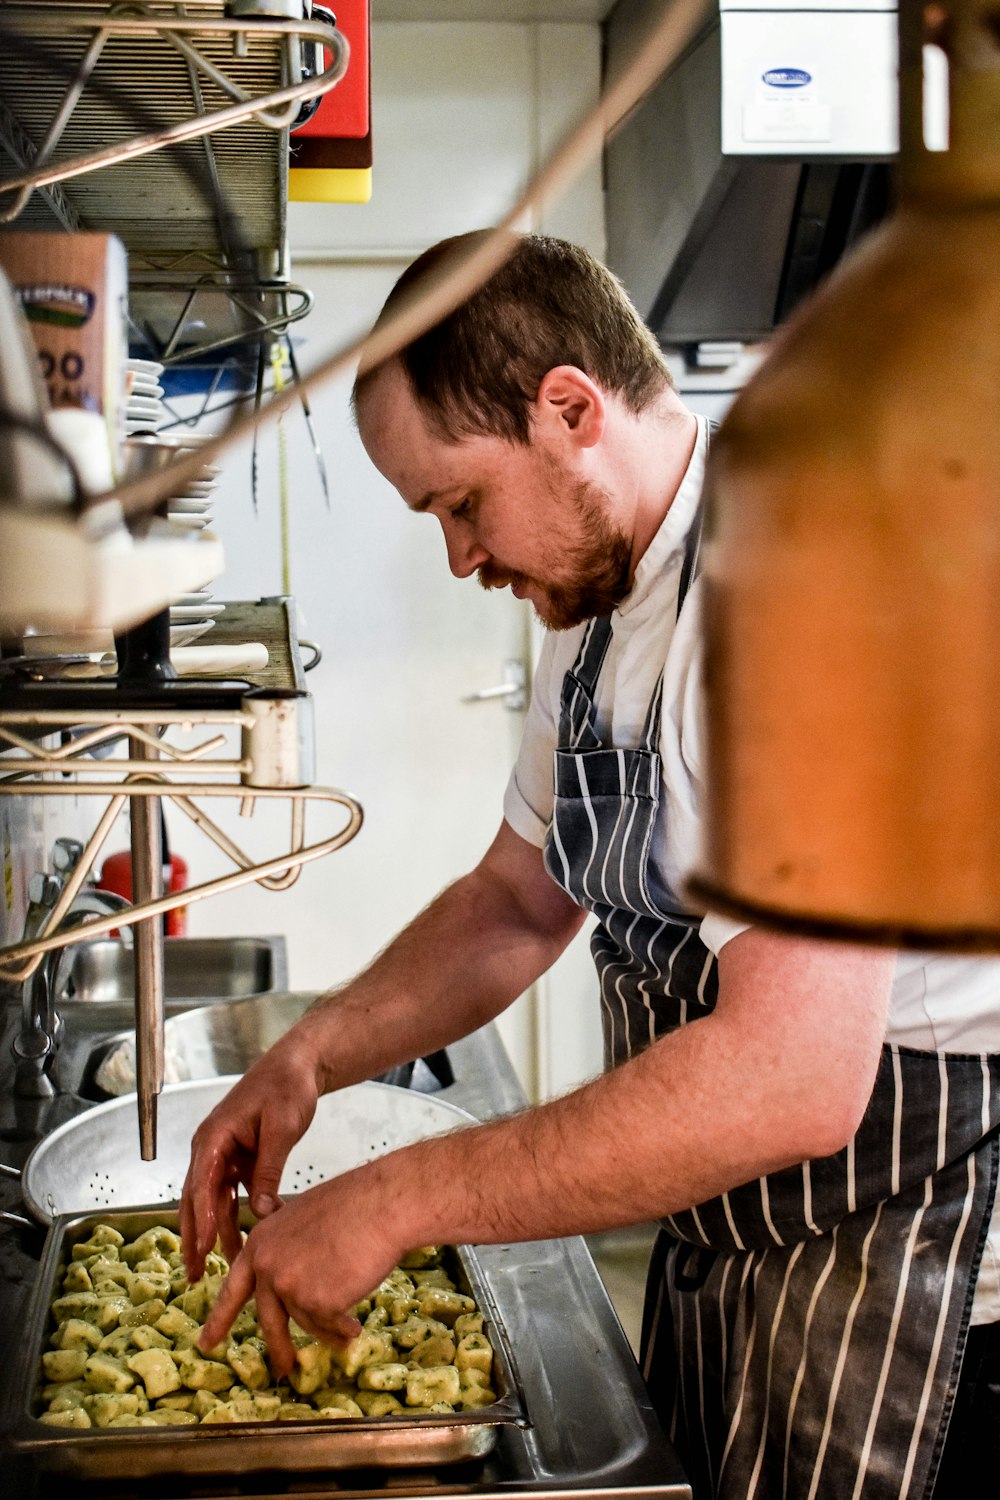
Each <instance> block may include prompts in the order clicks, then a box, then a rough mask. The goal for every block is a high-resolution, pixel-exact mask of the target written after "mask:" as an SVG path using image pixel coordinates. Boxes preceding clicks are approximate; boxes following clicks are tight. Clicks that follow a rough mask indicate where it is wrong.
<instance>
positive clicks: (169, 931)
mask: <svg viewBox="0 0 1000 1500" xmlns="http://www.w3.org/2000/svg"><path fill="white" fill-rule="evenodd" d="M187 877H188V867H187V860H185V859H182V858H181V856H180V855H179V854H171V855H170V856H169V860H168V859H166V858H165V859H164V861H163V892H164V895H166V894H167V892H171V893H173V892H174V891H183V890H186V889H187ZM97 885H98V889H99V890H102V891H114V892H115V893H116V894H117V895H119V896H124V897H125V899H126V901H131V900H132V855H131V852H130V851H129V850H128V849H120V850H118V852H117V853H115V854H109V855H108V857H107V859H106V860H105V861H104V864H103V865H102V866H101V878H100V879H99V880H98V882H97ZM165 931H166V935H167V937H185V936H186V935H187V907H186V906H176V907H175V908H174V910H173V911H168V912H167V914H166V919H165Z"/></svg>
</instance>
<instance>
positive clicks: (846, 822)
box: [691, 0, 1000, 949]
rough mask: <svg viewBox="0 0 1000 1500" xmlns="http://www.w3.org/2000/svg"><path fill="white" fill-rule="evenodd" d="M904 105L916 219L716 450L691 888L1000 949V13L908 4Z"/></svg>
mask: <svg viewBox="0 0 1000 1500" xmlns="http://www.w3.org/2000/svg"><path fill="white" fill-rule="evenodd" d="M928 48H931V49H932V50H931V52H930V60H931V61H935V60H936V61H937V62H938V63H939V64H943V65H945V66H946V68H947V74H948V94H947V104H948V118H947V119H945V118H944V117H943V115H942V113H941V112H940V111H939V112H938V117H937V118H935V114H934V111H933V110H932V109H931V108H930V107H929V106H930V102H931V101H929V100H925V97H924V88H925V84H924V60H925V58H926V57H927V56H928V53H927V49H928ZM900 92H901V117H902V119H901V123H902V129H901V155H900V162H899V171H898V201H899V206H898V209H897V211H896V212H895V214H894V215H893V216H892V218H891V219H890V220H889V221H887V222H886V223H885V224H884V225H883V226H882V227H881V228H880V229H879V230H878V231H876V232H875V233H874V234H873V235H871V236H870V237H869V238H868V239H867V240H866V241H865V242H864V243H863V244H862V246H861V247H860V248H859V250H858V251H857V252H856V253H855V254H854V255H853V257H852V258H851V259H850V260H849V261H848V262H847V263H845V264H844V266H843V267H842V268H840V269H839V270H838V272H837V273H835V274H834V276H833V277H831V278H830V280H829V281H828V283H827V284H826V286H825V287H824V288H823V289H821V290H820V291H819V293H817V294H816V295H815V297H814V298H813V299H812V300H811V301H810V302H809V304H808V305H807V306H806V307H805V308H804V309H802V311H801V312H800V314H798V315H797V316H795V317H794V318H793V319H792V320H791V321H790V322H789V324H788V325H787V326H786V328H785V329H784V330H783V332H782V334H781V336H780V337H779V338H778V340H777V341H776V342H775V345H774V348H773V351H772V352H771V353H770V354H769V356H768V358H767V360H766V361H765V363H764V364H763V366H762V367H761V369H760V370H759V371H758V373H757V375H756V376H755V377H754V379H753V380H752V381H751V382H750V384H749V385H748V386H747V387H746V388H745V390H744V391H743V392H742V394H741V395H740V397H739V398H738V400H737V401H736V402H735V403H734V405H733V407H732V408H731V410H730V413H729V415H728V416H727V418H726V420H725V422H724V424H723V426H722V428H721V430H720V431H719V433H718V435H717V437H716V439H715V440H714V441H713V445H712V458H711V464H710V472H709V477H708V495H709V502H708V531H707V540H706V547H705V552H704V565H703V572H704V579H705V589H706V614H705V629H706V658H707V663H706V671H707V695H708V701H707V733H708V740H709V772H708V819H707V833H706V842H705V848H704V852H703V862H702V866H701V869H700V870H699V872H698V873H697V875H696V877H695V878H694V879H693V880H692V882H691V889H692V892H693V894H696V895H697V896H698V897H699V898H700V899H701V900H703V901H705V902H707V903H709V904H711V905H712V906H714V907H715V908H716V909H722V910H726V911H730V912H733V913H736V914H739V915H742V916H744V917H747V918H749V919H751V920H754V921H761V922H765V923H770V924H772V925H777V926H780V927H785V928H790V929H793V930H799V931H806V932H814V933H819V934H826V935H829V936H831V937H846V938H856V939H859V940H866V941H868V940H873V939H874V940H884V941H888V942H892V943H895V944H903V945H911V946H919V947H952V948H983V949H1000V13H998V12H997V11H996V10H995V8H994V7H993V6H992V5H991V4H990V3H988V0H951V3H948V4H934V5H930V6H923V5H918V4H914V3H913V0H903V3H902V11H901V91H900ZM944 132H946V136H945V137H944V138H942V136H943V133H944ZM942 147H943V148H944V149H941V148H942Z"/></svg>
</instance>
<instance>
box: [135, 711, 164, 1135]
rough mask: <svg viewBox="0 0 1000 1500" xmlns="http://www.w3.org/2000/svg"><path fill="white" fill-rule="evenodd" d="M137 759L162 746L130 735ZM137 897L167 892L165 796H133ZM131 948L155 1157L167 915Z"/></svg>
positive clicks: (139, 1058) (138, 928) (139, 1056)
mask: <svg viewBox="0 0 1000 1500" xmlns="http://www.w3.org/2000/svg"><path fill="white" fill-rule="evenodd" d="M129 755H130V757H131V758H133V759H135V760H148V761H155V760H156V759H157V758H158V754H157V751H156V750H155V749H154V748H153V747H152V746H150V745H147V744H145V743H144V742H143V741H142V740H138V739H132V738H130V740H129ZM131 823H132V899H133V900H134V901H135V903H136V904H137V905H139V904H140V903H141V902H144V901H158V900H159V898H160V897H161V896H162V895H163V840H162V837H161V832H160V799H159V798H158V797H137V798H135V799H134V801H133V802H132V817H131ZM134 932H135V937H134V947H133V952H132V958H133V963H134V966H135V1056H136V1080H137V1081H136V1087H137V1090H138V1104H139V1154H140V1156H141V1157H142V1159H143V1161H153V1160H155V1158H156V1101H157V1097H158V1095H159V1093H160V1091H161V1089H162V1088H163V918H162V916H159V915H157V916H153V917H147V918H146V920H145V921H143V922H136V924H135V928H134Z"/></svg>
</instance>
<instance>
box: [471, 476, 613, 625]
mask: <svg viewBox="0 0 1000 1500" xmlns="http://www.w3.org/2000/svg"><path fill="white" fill-rule="evenodd" d="M552 488H553V491H554V489H555V486H554V485H553V487H552ZM561 488H562V489H563V495H564V497H565V481H563V486H562V487H561ZM570 494H571V498H572V501H573V503H574V507H573V525H572V528H571V529H570V528H562V529H561V530H565V532H566V533H567V534H565V535H561V534H560V533H559V532H558V531H557V532H554V534H553V537H552V541H551V546H552V549H553V556H554V561H553V566H552V571H551V574H550V576H549V577H547V578H536V577H532V576H530V575H529V574H527V573H517V572H511V571H510V570H509V569H507V568H504V567H503V566H502V565H501V564H499V563H496V562H494V561H493V560H492V559H491V560H490V561H489V562H485V563H483V565H482V567H481V568H480V569H479V571H478V577H479V582H480V584H481V585H482V587H483V588H484V589H502V588H507V587H510V586H515V587H517V586H520V587H521V588H529V587H535V588H536V589H539V590H540V591H541V592H542V594H543V595H544V600H543V602H542V603H540V604H537V605H535V613H536V614H537V615H538V618H539V619H540V620H541V622H542V624H543V625H545V626H546V627H547V628H548V629H549V630H572V629H573V627H574V626H576V625H582V624H583V622H584V621H585V620H592V619H595V618H596V617H597V616H599V615H609V614H611V612H612V610H614V609H617V607H618V605H619V604H621V602H622V600H623V599H624V598H625V597H626V595H627V594H628V592H629V589H630V588H631V586H632V580H631V567H632V545H631V542H630V541H629V539H628V537H627V536H626V535H625V534H624V532H622V531H619V530H618V529H617V528H616V527H614V526H613V525H612V524H611V522H610V521H609V520H608V518H607V515H606V514H605V508H604V505H602V503H601V502H602V500H605V499H606V497H605V495H604V492H603V491H602V490H600V489H598V487H597V486H596V485H593V484H588V483H587V482H586V481H585V480H578V481H576V483H575V484H574V486H573V489H572V491H571V492H570Z"/></svg>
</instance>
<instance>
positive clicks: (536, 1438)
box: [0, 1004, 690, 1500]
mask: <svg viewBox="0 0 1000 1500" xmlns="http://www.w3.org/2000/svg"><path fill="white" fill-rule="evenodd" d="M13 1014H14V1007H13V1005H11V1004H8V1005H7V1006H6V1007H5V1009H4V1013H3V1024H2V1025H0V1160H2V1161H4V1162H6V1163H8V1164H10V1165H14V1166H17V1165H20V1163H21V1162H23V1161H24V1159H25V1158H26V1157H27V1155H28V1152H29V1151H30V1149H31V1146H32V1145H33V1144H34V1140H35V1139H36V1138H37V1134H38V1128H39V1124H40V1117H39V1116H38V1114H37V1113H36V1115H35V1116H34V1118H33V1119H32V1118H30V1117H29V1116H30V1113H31V1109H33V1108H34V1106H33V1105H31V1104H30V1101H15V1100H13V1098H12V1097H10V1090H9V1073H8V1068H7V1059H8V1057H9V1045H10V1034H11V1019H10V1018H11V1016H12V1015H13ZM448 1057H449V1060H450V1063H451V1067H452V1069H453V1072H454V1075H455V1082H454V1083H453V1084H451V1085H450V1086H449V1087H447V1088H446V1089H444V1090H442V1091H441V1093H440V1095H439V1097H441V1098H443V1099H448V1100H451V1101H452V1102H453V1103H455V1104H457V1105H460V1106H461V1107H462V1108H464V1109H467V1110H469V1111H470V1113H472V1114H474V1115H476V1116H477V1117H479V1118H480V1119H488V1118H491V1117H493V1116H496V1115H501V1114H506V1113H509V1112H510V1111H512V1110H515V1109H518V1108H519V1107H521V1106H523V1104H524V1099H523V1096H522V1093H521V1090H520V1087H519V1085H518V1083H517V1079H516V1076H515V1074H514V1072H513V1069H512V1068H511V1065H510V1062H509V1060H508V1058H507V1055H506V1052H505V1051H504V1048H503V1046H502V1044H501V1042H500V1040H499V1038H498V1036H497V1034H496V1032H495V1030H494V1029H493V1028H492V1027H487V1028H485V1029H484V1030H482V1031H480V1032H478V1033H476V1034H475V1035H474V1036H472V1037H470V1038H468V1039H466V1040H465V1041H463V1042H459V1043H457V1044H456V1045H455V1046H454V1047H450V1048H449V1049H448ZM88 1107H90V1105H89V1101H86V1100H84V1099H81V1098H80V1097H79V1096H77V1095H62V1096H60V1097H58V1098H57V1099H56V1100H55V1101H54V1102H53V1103H52V1104H51V1105H49V1106H47V1110H46V1116H45V1119H44V1124H43V1128H44V1129H52V1128H53V1127H54V1125H55V1124H57V1123H59V1122H60V1121H61V1120H62V1119H65V1118H67V1117H69V1116H70V1115H72V1114H75V1113H78V1112H79V1111H80V1110H82V1109H85V1108H88ZM26 1108H27V1112H26ZM17 1201H18V1198H17V1187H16V1183H13V1182H12V1181H9V1180H4V1179H0V1206H3V1207H15V1206H16V1205H17ZM43 1239H44V1231H43V1230H42V1229H41V1228H39V1229H37V1230H36V1229H21V1228H16V1227H13V1226H10V1225H6V1224H0V1328H2V1329H3V1330H4V1343H5V1344H7V1343H8V1340H12V1341H15V1342H14V1343H11V1344H10V1345H9V1347H15V1346H16V1340H17V1339H18V1337H19V1323H20V1321H21V1320H22V1319H23V1316H24V1310H25V1306H26V1302H27V1295H28V1292H29V1291H30V1288H31V1286H32V1284H33V1281H34V1278H35V1275H36V1273H37V1268H38V1260H39V1256H40V1252H41V1247H42V1242H43ZM478 1254H479V1259H480V1262H481V1265H482V1267H483V1270H484V1271H485V1273H486V1275H487V1277H488V1279H489V1281H490V1284H491V1286H492V1289H493V1294H494V1297H495V1299H496V1302H497V1304H498V1307H499V1311H500V1315H501V1317H502V1319H503V1321H504V1323H505V1325H506V1328H507V1332H508V1334H509V1336H510V1340H511V1344H512V1347H513V1348H514V1350H515V1351H516V1355H517V1360H518V1367H519V1372H520V1376H521V1380H522V1384H523V1388H524V1394H525V1401H526V1405H527V1409H528V1415H529V1418H530V1421H531V1425H530V1427H528V1428H526V1429H524V1430H521V1429H517V1428H512V1429H509V1430H505V1431H504V1432H503V1433H502V1435H501V1437H500V1441H499V1443H498V1445H497V1447H496V1449H495V1450H494V1451H493V1453H492V1454H491V1455H490V1456H489V1457H488V1458H487V1459H485V1460H480V1461H478V1462H475V1463H469V1464H461V1465H454V1466H448V1467H447V1468H440V1469H436V1470H435V1469H419V1470H416V1469H413V1470H404V1469H395V1470H379V1471H374V1470H373V1471H365V1472H350V1473H349V1472H340V1473H338V1474H336V1475H331V1476H329V1477H326V1476H319V1477H318V1476H316V1475H313V1476H310V1477H306V1476H301V1477H299V1476H292V1477H289V1476H288V1475H279V1474H260V1475H257V1476H254V1477H253V1479H251V1480H249V1481H248V1480H247V1479H246V1478H244V1479H243V1480H242V1481H237V1480H235V1479H234V1480H233V1481H232V1483H231V1484H227V1483H222V1484H221V1485H220V1483H219V1481H218V1480H214V1479H213V1480H211V1481H209V1482H207V1483H206V1482H205V1481H193V1482H192V1481H189V1480H184V1479H176V1478H171V1477H170V1476H164V1477H163V1478H162V1480H158V1481H155V1482H152V1483H151V1482H150V1481H144V1482H143V1483H142V1486H141V1488H140V1489H137V1488H136V1487H135V1484H134V1483H133V1484H131V1485H130V1484H128V1483H123V1484H122V1485H120V1486H117V1485H108V1484H107V1483H106V1482H105V1483H102V1484H101V1486H100V1490H99V1494H100V1500H132V1497H133V1496H136V1497H138V1496H139V1495H140V1494H141V1495H142V1496H143V1497H152V1496H155V1497H157V1500H192V1497H195V1496H198V1497H202V1496H205V1497H208V1496H211V1497H215V1496H223V1495H226V1496H229V1495H251V1494H252V1495H254V1496H257V1497H259V1500H267V1497H270V1496H279V1495H281V1496H286V1495H312V1496H338V1497H358V1500H360V1497H362V1496H374V1495H408V1496H413V1495H434V1494H438V1493H440V1494H449V1495H469V1496H475V1497H478V1500H489V1497H491V1496H497V1497H500V1496H510V1495H516V1494H519V1493H522V1492H523V1493H530V1494H532V1495H536V1496H545V1495H552V1496H563V1497H565V1496H580V1497H587V1500H597V1497H601V1496H615V1497H621V1500H633V1497H634V1500H643V1497H646V1496H649V1497H654V1496H655V1497H663V1500H684V1497H687V1500H690V1489H689V1486H688V1485H687V1483H686V1481H685V1479H684V1476H683V1473H682V1471H681V1468H680V1465H679V1463H678V1460H677V1457H676V1455H675V1453H674V1451H673V1449H672V1448H671V1446H670V1444H669V1442H668V1441H667V1439H666V1437H665V1436H664V1434H663V1432H662V1429H661V1428H660V1427H659V1424H658V1422H657V1420H656V1418H655V1416H654V1414H653V1411H652V1408H651V1406H650V1403H649V1399H648V1396H647V1394H646V1390H645V1387H644V1385H643V1383H642V1380H641V1378H640V1375H639V1371H638V1369H637V1367H636V1364H635V1360H634V1358H633V1355H632V1352H631V1350H630V1348H629V1345H628V1342H627V1340H626V1338H625V1336H624V1334H623V1333H622V1330H621V1327H620V1325H619V1323H618V1319H617V1317H616V1316H615V1313H614V1310H613V1308H612V1306H611V1302H610V1300H609V1298H608V1296H607V1293H606V1292H605V1289H604V1286H603V1283H602V1282H601V1279H600V1277H599V1275H598V1273H597V1270H596V1267H595V1266H594V1262H593V1260H592V1258H591V1256H590V1252H589V1251H588V1249H587V1247H586V1245H585V1244H584V1242H583V1241H582V1240H580V1239H568V1240H554V1241H541V1242H535V1243H531V1244H525V1245H503V1246H483V1247H481V1248H480V1249H479V1252H478ZM8 1364H9V1361H0V1397H2V1396H3V1394H4V1377H5V1368H6V1366H7V1365H8ZM4 1475H5V1483H4V1486H3V1488H4V1493H5V1495H9V1496H11V1497H14V1500H21V1497H24V1500H45V1490H44V1487H43V1486H42V1485H40V1484H39V1483H38V1482H36V1478H35V1476H34V1475H32V1474H31V1473H30V1472H25V1471H24V1470H23V1469H21V1470H20V1471H18V1470H16V1469H15V1468H12V1454H11V1453H10V1452H9V1450H7V1449H6V1445H5V1452H4ZM192 1485H193V1486H194V1487H192ZM74 1491H75V1494H76V1495H77V1496H78V1497H84V1500H87V1497H89V1500H97V1496H98V1491H97V1490H94V1489H93V1488H92V1487H90V1486H88V1485H86V1484H75V1485H74Z"/></svg>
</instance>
